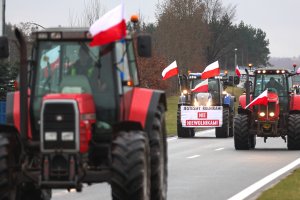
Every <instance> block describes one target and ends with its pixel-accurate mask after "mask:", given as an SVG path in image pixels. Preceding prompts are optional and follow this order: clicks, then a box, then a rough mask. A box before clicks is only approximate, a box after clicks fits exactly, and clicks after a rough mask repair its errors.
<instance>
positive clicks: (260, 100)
mask: <svg viewBox="0 0 300 200" xmlns="http://www.w3.org/2000/svg"><path fill="white" fill-rule="evenodd" d="M267 104H268V89H266V90H265V91H264V92H263V93H261V94H260V95H259V96H258V97H256V98H255V99H254V100H253V101H251V102H250V103H249V104H248V105H247V106H246V107H245V109H246V108H248V107H249V106H254V105H265V106H266V105H267Z"/></svg>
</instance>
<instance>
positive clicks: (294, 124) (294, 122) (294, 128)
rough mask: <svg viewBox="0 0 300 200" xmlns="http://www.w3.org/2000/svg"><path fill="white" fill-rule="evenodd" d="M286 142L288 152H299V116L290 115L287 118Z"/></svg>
mask: <svg viewBox="0 0 300 200" xmlns="http://www.w3.org/2000/svg"><path fill="white" fill-rule="evenodd" d="M287 135H288V140H287V147H288V149H289V150H300V114H291V115H290V116H289V118H288V133H287Z"/></svg>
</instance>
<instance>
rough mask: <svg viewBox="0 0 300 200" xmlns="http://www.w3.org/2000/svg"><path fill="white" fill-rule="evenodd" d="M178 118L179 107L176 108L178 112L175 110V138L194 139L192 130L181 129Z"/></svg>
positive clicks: (179, 114)
mask: <svg viewBox="0 0 300 200" xmlns="http://www.w3.org/2000/svg"><path fill="white" fill-rule="evenodd" d="M180 117H181V110H180V107H178V110H177V136H178V137H179V138H190V137H194V136H195V131H194V128H185V127H182V124H181V119H180Z"/></svg>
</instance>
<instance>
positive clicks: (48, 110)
mask: <svg viewBox="0 0 300 200" xmlns="http://www.w3.org/2000/svg"><path fill="white" fill-rule="evenodd" d="M78 124H79V122H78V108H77V104H76V102H75V101H73V100H69V101H67V100H66V101H62V100H47V101H45V102H44V104H43V108H42V113H41V135H42V137H41V140H42V141H41V143H42V150H43V151H48V152H49V151H56V150H62V151H76V150H78V149H79V145H78V144H79V143H78V140H79V138H78V137H79V136H78V135H79V134H78V130H79V125H78Z"/></svg>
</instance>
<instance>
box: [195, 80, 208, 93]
mask: <svg viewBox="0 0 300 200" xmlns="http://www.w3.org/2000/svg"><path fill="white" fill-rule="evenodd" d="M192 92H208V79H206V80H204V81H202V82H201V83H199V84H198V85H196V86H195V88H194V89H192Z"/></svg>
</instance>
